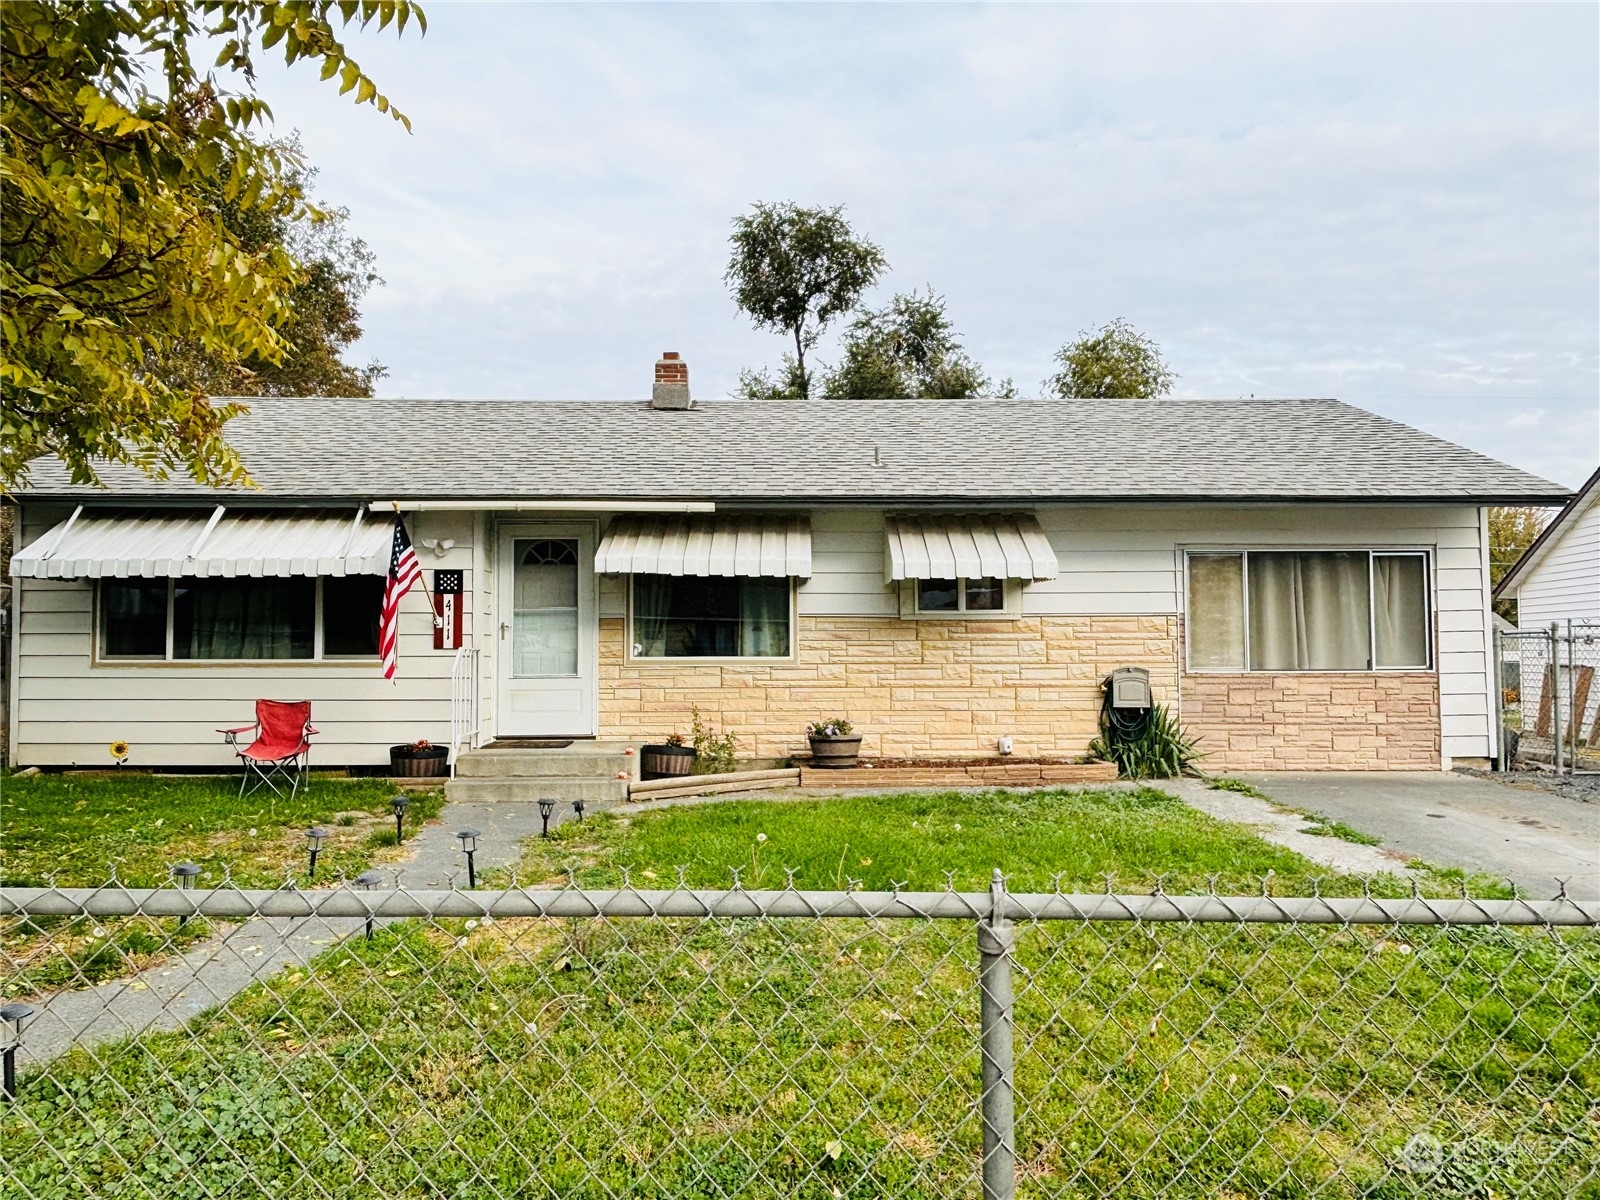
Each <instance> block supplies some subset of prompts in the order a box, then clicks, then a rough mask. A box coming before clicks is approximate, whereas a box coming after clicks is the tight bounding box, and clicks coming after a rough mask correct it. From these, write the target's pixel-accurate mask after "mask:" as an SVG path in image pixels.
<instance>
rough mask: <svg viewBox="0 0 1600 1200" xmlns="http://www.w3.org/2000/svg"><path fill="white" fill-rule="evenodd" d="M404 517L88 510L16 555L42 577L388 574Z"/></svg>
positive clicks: (24, 571) (25, 573) (16, 565)
mask: <svg viewBox="0 0 1600 1200" xmlns="http://www.w3.org/2000/svg"><path fill="white" fill-rule="evenodd" d="M393 536H394V524H393V522H391V521H384V520H373V519H371V518H364V517H363V515H362V514H361V513H360V512H344V513H337V512H329V511H326V510H319V511H314V512H300V513H286V512H274V513H260V512H248V511H239V512H236V513H233V514H229V513H228V512H227V510H226V509H225V508H223V507H221V506H219V507H217V508H216V509H214V510H212V511H210V512H204V511H201V512H194V511H192V510H190V511H187V512H184V511H180V512H172V511H167V512H145V513H141V514H137V515H117V516H101V515H97V514H90V513H86V512H85V511H84V510H83V509H82V508H80V509H78V511H76V512H74V513H73V514H72V516H71V517H69V518H68V519H67V520H65V521H62V522H61V523H60V524H59V525H57V526H55V527H54V528H53V529H51V530H49V531H48V532H46V533H45V534H43V535H42V536H40V537H38V538H35V539H34V540H33V542H31V543H30V544H29V545H28V546H26V547H24V548H23V549H21V550H19V551H17V553H16V554H14V555H13V556H12V558H11V573H12V574H13V575H18V576H22V577H24V578H33V579H102V578H115V579H123V578H145V579H168V578H170V579H180V578H184V577H188V576H193V577H196V578H200V579H204V578H208V577H212V576H221V577H230V576H241V575H242V576H249V577H255V578H260V577H264V576H289V575H383V574H385V573H386V572H387V571H388V570H389V555H390V552H391V549H392V545H393Z"/></svg>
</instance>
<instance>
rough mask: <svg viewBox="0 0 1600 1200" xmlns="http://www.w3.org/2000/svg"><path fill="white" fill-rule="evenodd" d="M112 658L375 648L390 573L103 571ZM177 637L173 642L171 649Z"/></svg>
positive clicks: (308, 655) (369, 654)
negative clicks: (165, 574)
mask: <svg viewBox="0 0 1600 1200" xmlns="http://www.w3.org/2000/svg"><path fill="white" fill-rule="evenodd" d="M98 591H99V596H98V600H97V607H98V610H99V621H98V626H99V646H98V656H99V657H100V658H101V659H105V660H109V661H117V660H124V659H126V660H135V659H144V660H155V661H168V660H173V661H203V660H217V661H229V660H242V661H255V660H264V661H294V660H297V659H316V658H333V659H341V658H342V659H366V658H373V659H376V658H377V654H378V614H379V610H380V608H381V607H382V604H383V578H382V577H381V576H377V575H349V576H329V577H327V578H323V579H313V578H309V577H302V576H297V577H293V578H289V579H279V578H273V579H250V578H240V579H177V580H168V579H102V580H100V582H99V588H98ZM169 644H170V651H169Z"/></svg>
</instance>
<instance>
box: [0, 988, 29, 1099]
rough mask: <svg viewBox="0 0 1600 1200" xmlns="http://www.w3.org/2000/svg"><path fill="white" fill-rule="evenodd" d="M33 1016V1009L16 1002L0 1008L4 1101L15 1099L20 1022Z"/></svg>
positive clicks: (1, 1084) (1, 1087)
mask: <svg viewBox="0 0 1600 1200" xmlns="http://www.w3.org/2000/svg"><path fill="white" fill-rule="evenodd" d="M31 1016H33V1008H32V1007H31V1006H30V1005H27V1004H24V1003H22V1001H20V1000H18V1001H16V1002H15V1003H12V1004H7V1005H5V1006H4V1007H3V1008H0V1021H3V1022H4V1023H5V1024H6V1026H7V1028H6V1049H5V1070H4V1077H3V1078H0V1093H3V1094H4V1098H5V1099H6V1100H15V1099H16V1098H17V1047H18V1046H20V1045H22V1022H23V1021H25V1020H27V1018H29V1017H31Z"/></svg>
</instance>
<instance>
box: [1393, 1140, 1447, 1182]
mask: <svg viewBox="0 0 1600 1200" xmlns="http://www.w3.org/2000/svg"><path fill="white" fill-rule="evenodd" d="M1446 1157H1447V1155H1446V1152H1445V1148H1444V1143H1443V1142H1441V1141H1440V1140H1439V1139H1438V1138H1436V1137H1434V1136H1433V1134H1431V1133H1414V1134H1412V1135H1411V1137H1410V1138H1409V1139H1407V1141H1406V1144H1405V1145H1404V1146H1402V1147H1401V1148H1400V1161H1401V1163H1402V1164H1404V1166H1405V1169H1406V1170H1408V1171H1410V1172H1411V1173H1412V1174H1413V1175H1434V1174H1437V1173H1438V1171H1439V1168H1440V1167H1442V1166H1444V1163H1445V1158H1446Z"/></svg>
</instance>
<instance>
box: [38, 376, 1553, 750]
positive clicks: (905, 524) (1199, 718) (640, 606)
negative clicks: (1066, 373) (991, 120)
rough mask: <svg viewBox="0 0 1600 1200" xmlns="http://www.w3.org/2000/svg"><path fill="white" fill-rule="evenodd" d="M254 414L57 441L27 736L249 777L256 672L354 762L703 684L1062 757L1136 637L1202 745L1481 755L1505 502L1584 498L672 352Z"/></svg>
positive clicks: (570, 719) (731, 710)
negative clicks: (630, 362)
mask: <svg viewBox="0 0 1600 1200" xmlns="http://www.w3.org/2000/svg"><path fill="white" fill-rule="evenodd" d="M248 404H249V405H250V412H249V413H248V414H247V415H245V416H241V417H239V418H238V419H236V420H235V421H233V422H232V423H230V425H229V426H228V429H229V438H230V440H231V441H232V443H233V444H234V445H235V446H236V447H237V448H238V449H239V450H240V452H241V453H242V455H243V458H244V461H245V463H246V464H247V466H248V467H249V469H250V470H251V472H252V473H253V475H254V478H255V480H256V483H257V484H258V486H257V487H256V488H253V489H239V490H232V491H228V492H216V491H212V490H208V489H206V488H203V487H200V486H198V485H196V484H194V483H192V482H190V481H187V480H171V481H167V482H162V483H156V482H151V481H149V480H147V479H145V478H143V477H141V476H140V475H138V474H137V473H135V472H133V471H130V470H124V469H120V468H113V469H108V470H107V471H106V472H105V484H106V486H105V487H103V488H94V487H85V486H77V485H74V484H73V483H72V482H71V481H70V479H69V477H68V476H67V474H66V473H65V471H63V470H61V469H60V468H59V467H57V466H56V465H54V464H50V463H44V462H41V463H38V464H36V465H35V468H34V473H33V478H32V481H31V483H30V486H29V488H28V490H27V491H26V492H25V494H23V495H22V496H21V498H20V504H21V537H20V545H21V549H20V550H19V551H18V553H17V554H16V556H15V558H14V561H13V564H12V572H13V574H14V575H15V576H16V577H17V578H18V583H19V585H20V586H18V587H17V588H16V599H15V605H16V610H17V611H16V618H17V621H16V629H17V632H18V636H17V638H16V640H15V645H14V647H13V653H14V656H15V657H14V668H15V669H14V671H13V673H12V678H13V680H14V688H15V693H14V698H15V703H14V704H13V705H12V709H11V719H12V721H13V728H12V739H11V747H12V749H11V758H12V761H13V762H14V763H17V764H39V765H67V764H73V763H80V764H82V763H87V764H103V763H104V762H105V761H106V745H107V743H109V742H111V741H112V740H113V739H125V740H127V741H128V742H129V743H130V745H131V747H132V757H131V759H130V764H131V765H137V766H163V765H186V766H192V765H205V764H214V765H223V764H226V763H228V762H229V761H230V759H229V756H228V754H227V751H226V748H225V747H224V746H223V744H222V741H221V739H220V738H219V737H218V736H217V735H216V734H215V733H214V732H213V730H214V729H215V728H216V727H217V726H219V725H230V724H239V723H241V722H243V721H245V720H248V718H249V714H250V706H251V703H252V701H254V700H255V699H256V698H257V697H261V696H268V697H275V698H283V699H291V698H294V699H309V700H311V701H312V702H313V704H314V705H315V711H314V718H315V721H316V724H317V726H318V727H319V729H320V730H321V733H320V736H319V737H318V738H317V742H316V750H315V755H314V758H315V761H316V762H318V763H320V764H322V765H329V766H331V765H338V764H348V765H352V766H362V765H377V764H381V763H384V762H385V761H386V760H387V753H388V748H389V747H390V745H391V744H396V743H401V742H407V741H411V740H413V739H416V738H420V737H426V738H429V739H431V740H433V741H435V742H441V743H443V742H451V743H453V744H456V745H458V746H460V745H462V744H465V743H481V742H483V741H485V740H487V739H492V738H499V739H510V738H523V737H528V738H540V737H550V738H563V739H565V738H573V739H591V738H592V739H597V740H598V741H599V742H602V743H612V744H614V743H618V742H624V741H626V742H642V741H645V740H654V739H659V738H660V737H661V736H663V735H665V734H667V733H669V732H672V731H674V730H679V731H682V730H684V729H685V727H686V726H687V724H688V722H689V719H690V710H691V707H695V708H698V709H699V710H700V712H701V713H702V714H703V716H704V718H705V719H706V720H707V721H708V722H709V723H711V724H714V725H716V726H719V727H721V728H723V729H725V730H729V731H732V732H734V733H736V734H737V735H738V736H739V738H740V742H741V746H742V750H743V753H745V754H749V755H756V756H763V757H773V756H781V755H786V754H790V753H793V752H795V751H797V750H800V749H802V748H803V747H804V744H805V740H804V730H805V726H806V723H807V722H808V721H810V720H813V719H816V718H819V717H830V716H845V717H848V718H849V719H850V720H852V721H853V722H855V724H856V725H857V726H858V727H859V728H860V729H861V730H862V731H863V732H864V733H865V735H866V740H865V742H864V746H863V751H864V753H866V754H869V755H880V756H919V757H929V756H936V757H944V756H949V757H963V756H965V757H973V756H981V755H990V754H993V753H994V752H995V749H996V745H997V742H998V740H999V739H1000V738H1002V737H1008V738H1010V739H1011V740H1012V747H1013V749H1014V752H1015V754H1016V755H1017V756H1019V757H1021V756H1028V755H1040V756H1050V755H1058V756H1073V755H1081V754H1082V753H1083V752H1084V750H1085V747H1086V745H1087V743H1088V742H1089V740H1090V739H1091V738H1092V737H1093V736H1094V735H1095V732H1096V726H1097V717H1098V710H1099V706H1100V690H1099V688H1100V681H1101V680H1102V679H1103V678H1104V677H1105V676H1106V675H1107V674H1108V673H1109V672H1110V671H1112V670H1113V669H1114V668H1116V667H1119V666H1137V667H1143V668H1145V669H1147V670H1148V671H1149V672H1150V679H1151V683H1152V687H1153V691H1154V694H1155V698H1156V699H1157V700H1158V701H1159V702H1160V703H1164V704H1166V705H1168V706H1170V707H1171V708H1172V709H1173V710H1175V711H1176V712H1177V714H1178V715H1179V717H1180V719H1181V720H1182V722H1183V723H1184V724H1185V725H1186V726H1187V727H1188V729H1189V730H1190V731H1191V732H1192V733H1194V734H1196V735H1198V736H1199V737H1200V738H1201V747H1202V749H1204V750H1206V751H1207V752H1208V754H1209V757H1208V758H1207V759H1206V760H1205V761H1206V765H1207V766H1208V768H1209V769H1211V770H1235V769H1246V768H1307V769H1314V768H1351V769H1359V768H1386V769H1416V770H1438V769H1440V768H1448V767H1449V765H1450V764H1451V763H1452V762H1453V761H1459V760H1467V761H1471V762H1479V763H1482V762H1484V761H1486V760H1487V759H1488V758H1489V756H1490V755H1492V754H1493V753H1494V738H1495V730H1494V729H1493V728H1491V726H1492V724H1493V722H1492V719H1491V715H1490V714H1491V713H1492V711H1493V708H1492V705H1491V704H1490V692H1489V689H1490V672H1489V669H1488V664H1489V657H1490V626H1489V587H1488V548H1487V527H1486V521H1485V506H1487V505H1493V504H1552V503H1560V502H1563V501H1565V500H1566V498H1567V496H1568V493H1567V491H1566V490H1565V489H1563V488H1561V487H1559V486H1557V485H1556V484H1553V483H1550V482H1548V481H1546V480H1543V479H1539V478H1536V477H1534V476H1532V475H1529V474H1527V473H1525V472H1523V471H1520V470H1516V469H1514V468H1511V467H1509V466H1505V465H1503V464H1501V463H1498V462H1495V461H1493V460H1491V459H1489V458H1486V457H1484V456H1482V455H1480V454H1476V453H1474V452H1472V451H1469V450H1466V449H1463V448H1461V447H1458V446H1454V445H1451V444H1449V443H1447V442H1444V441H1441V440H1439V439H1438V438H1434V437H1431V436H1429V435H1426V434H1423V433H1420V432H1418V431H1417V430H1414V429H1410V428H1408V427H1406V426H1404V425H1400V424H1397V423H1395V422H1393V421H1390V420H1386V419H1384V418H1382V417H1378V416H1375V415H1373V414H1371V413H1367V412H1364V411H1362V410H1360V409H1357V408H1353V407H1350V406H1348V405H1346V404H1342V403H1339V402H1336V401H1333V400H1272V401H1256V400H1216V401H1170V402H1160V403H1141V402H1137V401H1125V400H1115V401H1058V400H1052V401H1040V400H947V401H839V402H815V403H806V402H765V403H755V402H741V401H713V402H710V403H693V404H691V403H690V401H689V395H688V384H687V368H686V367H685V366H684V364H683V362H682V360H681V359H679V358H678V357H677V356H676V355H668V356H667V357H666V358H664V359H663V360H662V361H661V362H660V363H658V364H657V370H656V385H655V387H654V389H653V393H652V399H651V400H650V401H649V402H644V401H640V402H637V403H628V402H600V401H581V402H564V401H552V402H528V401H519V402H491V401H484V402H477V401H448V400H443V401H435V400H343V399H252V400H249V401H248ZM396 511H398V512H400V513H401V514H403V516H404V519H405V521H406V522H407V524H408V526H409V528H410V530H411V533H412V536H413V538H414V539H415V542H416V545H417V550H418V553H419V555H420V557H421V560H422V564H423V567H424V568H425V578H426V579H427V581H428V583H429V585H430V587H431V588H432V591H433V593H434V603H435V604H437V605H439V606H440V607H441V608H443V607H444V606H445V605H447V604H448V605H450V606H452V609H451V613H452V615H451V617H450V619H449V620H448V621H446V622H444V623H443V625H442V626H441V625H438V624H436V623H435V621H434V620H433V614H432V613H431V612H430V610H429V602H428V600H427V598H425V597H424V595H423V594H422V593H421V592H420V591H416V590H414V591H413V592H411V593H410V594H409V595H407V596H406V598H405V600H404V603H403V613H402V618H401V634H400V647H399V669H398V673H397V676H396V678H395V679H394V681H393V682H392V683H391V682H387V681H385V680H384V679H383V678H382V676H381V673H380V671H379V668H378V663H377V660H376V657H375V639H376V622H377V613H378V600H379V596H380V593H381V588H382V581H381V576H382V574H383V572H384V571H385V569H386V566H387V560H388V554H389V547H390V538H391V532H392V521H393V514H394V513H395V512H396ZM447 596H448V599H447V598H446V597H447ZM457 613H459V616H457V615H456V614H457ZM457 621H459V633H458V629H457V624H456V623H457ZM458 638H459V642H458Z"/></svg>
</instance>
